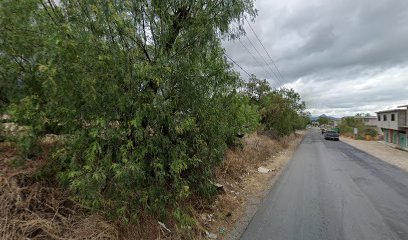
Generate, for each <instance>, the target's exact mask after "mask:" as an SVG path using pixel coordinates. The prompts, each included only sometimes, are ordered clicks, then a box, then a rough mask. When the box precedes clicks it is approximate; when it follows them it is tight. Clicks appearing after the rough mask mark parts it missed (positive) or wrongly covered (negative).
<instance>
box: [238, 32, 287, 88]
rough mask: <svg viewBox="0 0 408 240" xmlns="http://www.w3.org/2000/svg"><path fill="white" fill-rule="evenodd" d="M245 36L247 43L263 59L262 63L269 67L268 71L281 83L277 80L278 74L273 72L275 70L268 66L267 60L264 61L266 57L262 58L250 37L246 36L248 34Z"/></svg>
mask: <svg viewBox="0 0 408 240" xmlns="http://www.w3.org/2000/svg"><path fill="white" fill-rule="evenodd" d="M245 37H246V38H247V39H248V41H249V43H250V44H251V46H252V47H253V48H254V49H255V51H256V53H258V55H259V56H260V57H261V58H262V60H263V61H264V63H265V64H266V66H267V67H268V68H269V70H270V71H272V73H273V75H274V76H275V78H276V81H278V82H279V83H280V84H282V82H280V80H279V76H278V75H277V74H276V73H275V71H273V69H272V68H271V67H270V66H269V64H268V62H267V61H266V59H265V58H264V56H263V55H262V54H261V53H260V52H259V51H258V49H257V48H256V47H255V45H254V44H253V43H252V41H251V39H250V38H249V37H248V35H245Z"/></svg>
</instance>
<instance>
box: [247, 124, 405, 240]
mask: <svg viewBox="0 0 408 240" xmlns="http://www.w3.org/2000/svg"><path fill="white" fill-rule="evenodd" d="M407 161H408V159H407ZM241 239H243V240H255V239H276V240H279V239H282V240H303V239H305V240H319V239H330V240H331V239H333V240H336V239H338V240H342V239H350V240H364V239H367V240H376V239H384V240H391V239H408V173H407V172H405V171H403V170H401V169H399V168H397V167H394V166H392V165H390V164H387V163H386V162H383V161H381V160H379V159H377V158H375V157H374V156H371V155H369V154H367V153H364V152H362V151H360V150H358V149H356V148H354V147H351V146H350V145H347V144H345V143H343V142H341V141H326V140H324V139H323V137H322V135H321V134H320V133H319V132H318V129H316V128H314V129H311V130H310V131H309V133H308V134H307V135H306V136H305V139H304V140H303V142H302V143H301V144H300V145H299V147H298V149H297V150H296V152H295V154H294V157H293V159H292V160H291V161H290V162H289V165H288V166H287V168H286V170H285V172H284V173H283V174H282V176H281V177H280V179H279V180H278V181H277V182H276V184H275V185H274V186H273V188H272V190H271V192H270V193H269V194H268V195H267V197H266V198H265V200H264V202H263V203H262V206H261V207H260V209H259V210H258V211H257V213H256V214H255V216H254V217H253V219H252V220H251V222H250V224H249V225H248V227H247V228H246V230H245V232H244V233H243V235H242V236H241Z"/></svg>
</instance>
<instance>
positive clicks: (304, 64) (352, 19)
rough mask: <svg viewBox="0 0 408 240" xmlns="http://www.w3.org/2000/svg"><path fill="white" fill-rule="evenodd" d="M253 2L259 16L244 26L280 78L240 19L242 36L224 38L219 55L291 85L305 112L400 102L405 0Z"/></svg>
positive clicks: (406, 66)
mask: <svg viewBox="0 0 408 240" xmlns="http://www.w3.org/2000/svg"><path fill="white" fill-rule="evenodd" d="M255 4H256V8H257V9H258V10H259V14H258V16H257V18H256V20H255V22H253V23H251V26H252V27H253V29H254V30H255V32H256V34H257V35H258V37H259V39H260V40H261V41H262V43H263V45H264V46H265V48H266V49H267V51H268V52H269V54H270V56H271V57H272V58H273V60H274V61H275V63H276V65H277V66H278V68H279V70H280V72H281V74H282V75H283V78H279V79H278V80H279V81H278V80H276V77H275V76H274V74H273V73H272V72H271V69H274V67H273V64H272V63H271V60H270V58H269V57H268V56H267V55H266V53H265V51H264V50H263V49H262V46H261V45H260V44H259V42H258V40H257V38H256V36H255V35H254V34H253V33H252V31H251V29H250V28H249V26H248V25H246V26H245V29H246V32H247V37H242V38H241V39H240V40H239V41H237V40H236V41H233V42H226V43H224V47H225V49H226V51H227V54H228V55H229V56H230V57H231V58H232V59H233V60H234V61H236V62H237V63H238V64H240V65H241V66H242V67H243V68H244V69H245V70H247V71H248V72H250V73H253V74H255V75H256V76H258V77H259V78H265V79H268V81H270V83H271V84H272V86H275V87H279V86H282V85H284V86H285V87H290V88H294V89H295V90H296V91H298V92H299V93H300V94H301V96H302V98H303V99H304V100H305V101H306V102H307V106H308V110H309V111H310V112H311V113H312V114H313V115H319V114H323V113H324V114H328V115H333V116H344V115H354V114H355V113H357V112H370V113H374V112H375V111H379V110H384V109H389V108H394V107H396V106H398V105H404V104H408V0H308V1H304V0H285V1H282V0H257V1H256V3H255ZM254 47H255V48H257V50H258V52H259V53H261V54H263V58H262V57H260V56H259V55H258V54H257V52H256V50H254ZM246 49H248V51H249V52H251V54H252V55H254V57H255V59H254V57H253V56H252V55H251V54H250V53H248V51H247V50H246ZM263 59H265V60H266V62H267V63H268V64H269V67H268V65H267V64H266V63H265V62H264V61H263ZM237 70H239V69H238V68H237ZM275 71H276V70H275ZM277 75H278V76H279V74H278V73H277ZM242 76H243V77H244V78H245V74H244V73H243V74H242Z"/></svg>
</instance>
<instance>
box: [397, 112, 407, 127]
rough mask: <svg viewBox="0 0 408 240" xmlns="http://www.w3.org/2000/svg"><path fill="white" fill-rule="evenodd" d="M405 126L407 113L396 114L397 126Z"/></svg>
mask: <svg viewBox="0 0 408 240" xmlns="http://www.w3.org/2000/svg"><path fill="white" fill-rule="evenodd" d="M405 124H407V111H400V112H398V126H400V127H402V126H406V125H405Z"/></svg>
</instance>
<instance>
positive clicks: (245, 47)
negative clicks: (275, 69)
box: [238, 38, 273, 78]
mask: <svg viewBox="0 0 408 240" xmlns="http://www.w3.org/2000/svg"><path fill="white" fill-rule="evenodd" d="M238 41H239V42H240V43H241V45H242V46H243V47H244V49H245V50H246V51H247V52H248V53H249V54H250V55H251V56H252V58H253V59H254V60H255V62H256V63H257V64H258V65H259V66H262V64H260V63H259V62H258V59H256V57H255V55H254V54H253V53H252V52H251V51H249V49H248V48H247V46H245V44H244V43H243V42H242V41H241V39H239V38H238ZM262 68H263V69H264V70H266V71H265V72H266V73H267V74H269V76H270V77H271V78H273V77H272V76H271V74H270V73H269V72H268V69H266V68H265V67H264V66H262Z"/></svg>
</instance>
